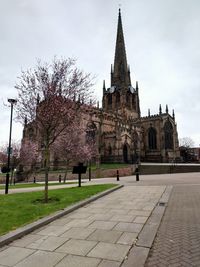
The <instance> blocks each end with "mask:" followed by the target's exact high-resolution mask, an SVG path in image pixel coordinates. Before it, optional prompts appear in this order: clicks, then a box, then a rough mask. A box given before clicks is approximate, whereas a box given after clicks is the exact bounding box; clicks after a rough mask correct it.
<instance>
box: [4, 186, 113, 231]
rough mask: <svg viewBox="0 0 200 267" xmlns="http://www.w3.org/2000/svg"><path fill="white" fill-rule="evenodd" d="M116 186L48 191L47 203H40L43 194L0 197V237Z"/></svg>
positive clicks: (34, 193)
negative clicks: (48, 199)
mask: <svg viewBox="0 0 200 267" xmlns="http://www.w3.org/2000/svg"><path fill="white" fill-rule="evenodd" d="M114 186H116V185H114V184H102V185H90V186H83V187H73V188H63V189H57V190H49V198H50V199H51V201H49V203H47V204H46V203H42V202H41V199H43V196H44V192H30V193H18V194H10V195H0V222H1V223H0V235H2V234H5V233H7V232H9V231H11V230H14V229H16V228H18V227H20V226H23V225H26V224H28V223H30V222H33V221H36V220H38V219H40V218H42V217H44V216H46V215H48V214H50V213H53V212H55V211H57V210H61V209H63V208H66V207H67V206H70V205H71V204H74V203H76V202H78V201H81V200H83V199H86V198H88V197H90V196H92V195H95V194H97V193H99V192H102V191H105V190H107V189H109V188H112V187H114Z"/></svg>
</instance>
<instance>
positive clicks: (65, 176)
mask: <svg viewBox="0 0 200 267" xmlns="http://www.w3.org/2000/svg"><path fill="white" fill-rule="evenodd" d="M67 171H68V162H67V163H66V169H65V175H64V180H63V183H64V184H65V183H66V180H67Z"/></svg>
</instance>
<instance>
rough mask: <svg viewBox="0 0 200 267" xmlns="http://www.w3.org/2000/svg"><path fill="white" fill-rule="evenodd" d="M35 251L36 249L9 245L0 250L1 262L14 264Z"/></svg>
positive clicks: (7, 264) (8, 264) (9, 264)
mask: <svg viewBox="0 0 200 267" xmlns="http://www.w3.org/2000/svg"><path fill="white" fill-rule="evenodd" d="M34 252H35V250H32V249H27V248H18V247H8V248H7V249H5V250H3V251H1V252H0V264H2V265H6V266H13V265H15V264H17V263H18V262H19V261H21V260H23V259H24V258H26V257H27V256H29V255H31V254H33V253H34Z"/></svg>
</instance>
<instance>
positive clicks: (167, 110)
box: [165, 105, 169, 114]
mask: <svg viewBox="0 0 200 267" xmlns="http://www.w3.org/2000/svg"><path fill="white" fill-rule="evenodd" d="M165 112H166V113H167V114H168V112H169V109H168V105H166V111H165Z"/></svg>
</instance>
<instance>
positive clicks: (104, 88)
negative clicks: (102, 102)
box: [103, 80, 106, 92]
mask: <svg viewBox="0 0 200 267" xmlns="http://www.w3.org/2000/svg"><path fill="white" fill-rule="evenodd" d="M105 91H106V83H105V80H103V92H105Z"/></svg>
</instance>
